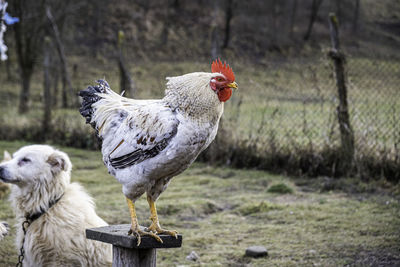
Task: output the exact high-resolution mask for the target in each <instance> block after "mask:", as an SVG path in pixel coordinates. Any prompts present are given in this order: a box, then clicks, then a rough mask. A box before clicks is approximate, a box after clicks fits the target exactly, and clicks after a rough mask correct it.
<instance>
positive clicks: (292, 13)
mask: <svg viewBox="0 0 400 267" xmlns="http://www.w3.org/2000/svg"><path fill="white" fill-rule="evenodd" d="M296 14H297V0H293V2H292V9H291V11H290V26H289V27H290V29H289V37H290V38H291V39H292V38H293V31H294V24H295V20H296Z"/></svg>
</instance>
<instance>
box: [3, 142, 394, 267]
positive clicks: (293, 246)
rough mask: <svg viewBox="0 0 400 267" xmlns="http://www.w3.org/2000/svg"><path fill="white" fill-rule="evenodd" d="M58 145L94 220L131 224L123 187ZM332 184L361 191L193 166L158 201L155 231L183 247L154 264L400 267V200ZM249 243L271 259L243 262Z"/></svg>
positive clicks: (13, 254) (143, 216)
mask: <svg viewBox="0 0 400 267" xmlns="http://www.w3.org/2000/svg"><path fill="white" fill-rule="evenodd" d="M23 145H26V143H22V142H4V141H1V142H0V151H3V150H4V149H6V150H8V151H10V152H14V151H16V150H17V149H18V148H19V147H21V146H23ZM59 148H60V149H61V150H63V151H65V152H67V153H68V154H69V156H70V157H71V160H72V163H73V165H74V168H73V171H72V181H73V182H79V183H81V184H82V185H83V186H84V187H85V188H86V189H87V191H88V192H89V193H90V194H91V195H92V196H93V197H94V199H95V202H96V204H97V213H98V214H99V215H100V216H101V217H102V218H104V219H105V220H106V221H107V222H108V223H109V224H120V223H129V213H128V209H127V206H126V202H125V199H124V196H123V195H122V193H121V186H120V185H119V184H118V182H117V181H116V180H115V179H114V178H113V177H111V176H110V175H108V173H107V171H106V168H105V167H104V166H103V164H102V161H101V154H100V153H99V152H97V151H87V150H82V149H72V148H66V147H59ZM335 181H336V180H335ZM340 183H342V184H343V185H342V186H343V188H350V187H357V188H363V190H361V191H363V192H364V193H357V194H352V195H348V194H346V193H344V192H343V191H338V190H336V191H335V190H333V191H331V190H329V189H330V188H331V187H329V185H327V184H326V181H325V180H324V178H321V179H311V180H310V179H308V180H302V179H299V178H297V179H292V178H290V177H286V176H279V175H272V174H270V173H268V172H263V171H255V170H237V169H229V168H214V167H210V166H208V165H205V164H200V163H196V164H194V165H193V166H192V167H191V168H190V169H189V170H187V171H185V172H184V173H183V174H181V175H179V176H178V177H176V178H175V179H174V180H173V181H172V183H171V185H170V186H169V188H168V189H167V191H165V192H164V194H162V196H161V197H160V199H159V201H158V210H159V215H160V220H161V224H162V225H163V226H165V228H167V229H168V228H170V229H175V230H178V231H179V232H180V233H181V234H182V235H183V246H182V248H179V249H169V250H159V252H158V262H157V263H158V266H178V265H180V266H218V265H222V266H244V265H249V266H344V265H351V266H354V265H355V266H365V265H367V266H378V265H380V266H394V265H396V264H400V257H399V249H400V245H399V244H400V217H399V212H400V203H399V199H398V198H394V197H391V196H390V194H387V193H385V192H384V191H382V190H380V191H376V190H375V188H376V185H375V184H363V183H361V182H359V181H357V180H353V179H342V180H340ZM288 188H290V189H291V190H292V191H293V192H292V193H290V189H289V190H287V189H288ZM353 189H354V188H353ZM353 191H354V190H353ZM368 191H372V192H375V193H374V194H371V193H367V192H368ZM283 192H288V193H283ZM137 210H138V217H139V221H140V223H141V224H143V225H148V224H149V220H148V219H147V218H148V216H149V211H148V208H147V202H146V200H145V198H141V199H140V200H139V201H138V204H137ZM0 220H2V221H3V220H4V221H7V222H9V223H10V224H11V225H13V224H14V223H15V221H14V217H13V211H12V209H11V207H10V205H9V203H8V201H7V200H6V199H1V200H0ZM14 237H15V228H14V227H13V228H12V229H11V233H10V235H9V236H7V237H6V239H5V240H3V241H2V242H0V265H1V266H13V265H14V264H15V263H16V262H17V249H16V248H15V247H14V243H13V240H14ZM251 245H263V246H265V247H266V248H267V249H268V251H269V256H268V257H266V258H258V259H253V258H249V257H246V256H244V253H245V249H246V248H247V247H248V246H251ZM193 250H194V251H196V253H197V254H198V255H199V256H200V258H199V260H198V262H195V263H194V262H190V261H187V260H186V256H187V255H188V254H189V253H190V252H191V251H193Z"/></svg>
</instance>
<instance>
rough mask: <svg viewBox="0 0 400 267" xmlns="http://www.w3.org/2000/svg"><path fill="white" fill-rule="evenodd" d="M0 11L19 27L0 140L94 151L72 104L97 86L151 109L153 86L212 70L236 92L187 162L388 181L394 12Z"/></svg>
mask: <svg viewBox="0 0 400 267" xmlns="http://www.w3.org/2000/svg"><path fill="white" fill-rule="evenodd" d="M6 11H7V12H8V14H9V15H10V16H11V17H16V18H18V19H19V21H18V22H15V23H14V24H12V23H8V24H9V25H7V20H5V22H6V23H5V24H6V26H7V30H6V32H5V34H4V43H5V44H6V45H7V47H8V51H7V52H6V55H7V56H8V60H5V61H0V125H1V127H0V139H2V140H25V141H29V142H48V143H54V144H58V145H64V146H73V147H78V148H90V149H98V148H99V143H98V141H97V140H96V139H95V137H94V134H93V131H92V129H91V127H89V126H88V125H85V122H84V119H83V118H82V117H81V116H80V114H79V112H78V107H79V101H80V100H79V98H78V97H77V92H78V91H79V90H82V89H84V88H86V86H88V85H90V84H93V83H94V81H95V80H97V79H100V78H106V79H107V81H108V82H109V83H110V85H111V88H113V89H114V90H115V91H117V92H122V91H125V94H126V95H127V96H128V97H133V98H161V97H162V96H163V94H164V88H165V82H166V81H165V77H167V76H177V75H182V74H184V73H189V72H195V71H209V70H210V65H211V62H212V60H213V59H215V58H218V57H219V58H221V59H222V60H226V61H227V62H228V63H229V64H230V66H231V67H232V68H233V70H234V72H235V75H236V77H237V78H236V81H237V82H238V84H239V86H240V88H239V90H238V91H237V92H236V93H235V94H234V95H233V97H232V98H231V99H230V101H228V102H227V103H226V105H225V113H224V116H223V119H222V122H221V128H220V131H219V133H218V136H217V139H216V140H215V141H214V142H213V144H212V145H211V147H210V148H209V149H208V150H207V151H205V152H204V153H203V154H202V155H201V156H200V158H199V160H201V161H205V162H209V163H214V164H224V165H229V166H233V167H240V168H242V167H245V168H256V169H262V170H269V171H275V172H279V173H285V174H290V175H307V176H330V177H331V176H334V177H336V176H343V175H351V176H357V177H360V178H362V179H364V180H369V179H381V178H384V179H385V180H387V181H390V182H392V183H397V182H398V180H399V179H400V167H399V166H400V164H399V163H400V162H399V161H400V159H399V156H400V151H399V150H400V97H399V96H400V95H399V90H400V88H399V84H400V53H399V52H400V2H399V1H397V0H385V1H374V0H302V1H299V0H286V1H277V0H265V1H255V0H249V1H238V0H218V1H212V0H199V1H188V0H168V1H161V0H149V1H146V0H132V1H128V0H123V1H110V0H80V1H75V0H53V1H45V0H43V1H29V0H10V1H8V7H7V10H6ZM330 13H334V16H332V17H331V29H330V18H329V14H330ZM8 22H9V21H8ZM335 25H337V26H338V31H339V36H338V38H339V42H340V47H336V48H334V47H332V43H331V38H332V36H333V35H334V28H335Z"/></svg>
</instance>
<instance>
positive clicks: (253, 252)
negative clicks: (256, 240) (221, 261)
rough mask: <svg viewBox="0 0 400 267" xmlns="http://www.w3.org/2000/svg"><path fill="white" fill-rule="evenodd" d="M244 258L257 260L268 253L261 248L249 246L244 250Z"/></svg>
mask: <svg viewBox="0 0 400 267" xmlns="http://www.w3.org/2000/svg"><path fill="white" fill-rule="evenodd" d="M246 256H249V257H253V258H257V257H265V256H268V251H267V249H266V248H265V247H263V246H251V247H248V248H247V249H246Z"/></svg>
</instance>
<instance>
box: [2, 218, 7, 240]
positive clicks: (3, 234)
mask: <svg viewBox="0 0 400 267" xmlns="http://www.w3.org/2000/svg"><path fill="white" fill-rule="evenodd" d="M7 233H8V224H7V223H6V222H0V241H1V240H2V239H3V238H4V237H5V236H6V235H7Z"/></svg>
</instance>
